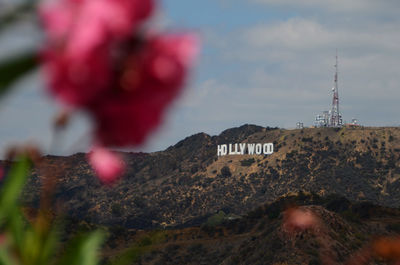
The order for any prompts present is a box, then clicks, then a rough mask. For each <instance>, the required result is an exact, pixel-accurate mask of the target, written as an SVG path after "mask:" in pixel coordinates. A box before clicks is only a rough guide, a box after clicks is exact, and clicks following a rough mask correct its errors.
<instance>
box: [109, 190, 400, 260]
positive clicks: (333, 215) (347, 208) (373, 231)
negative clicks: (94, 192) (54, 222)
mask: <svg viewBox="0 0 400 265" xmlns="http://www.w3.org/2000/svg"><path fill="white" fill-rule="evenodd" d="M290 205H292V207H293V205H297V208H296V210H298V211H306V212H310V213H312V214H313V215H314V216H315V217H316V218H318V220H319V221H318V222H319V223H318V224H315V227H314V228H309V229H300V230H296V231H292V230H288V228H287V226H285V224H287V221H285V214H286V213H287V212H288V211H289V210H287V207H289V206H290ZM292 209H293V208H292ZM399 224H400V211H399V210H394V209H389V208H384V207H379V206H374V205H372V204H369V203H351V202H349V201H348V200H346V199H345V198H341V197H336V196H329V197H319V196H318V195H315V194H314V195H312V194H304V193H300V194H298V195H291V196H286V197H283V198H280V199H278V200H277V201H275V202H274V203H270V204H265V205H263V206H260V207H258V208H257V209H256V210H254V211H251V212H249V213H248V214H246V215H244V216H243V217H241V218H232V217H230V216H228V215H225V214H224V213H223V212H220V213H218V214H216V215H214V216H212V217H210V218H209V219H208V220H207V222H205V223H204V224H203V225H202V226H201V227H191V228H183V229H171V230H157V231H139V232H138V231H131V232H130V233H129V232H128V231H126V230H120V231H117V232H115V230H114V234H113V237H112V238H111V239H110V241H109V242H108V247H109V250H108V251H107V252H106V256H109V255H112V256H113V258H115V256H118V253H123V252H120V250H121V249H127V251H126V252H125V253H128V255H129V257H130V259H131V260H132V261H135V262H133V263H135V264H149V265H150V264H196V265H198V264H207V265H208V264H225V265H228V264H343V263H344V262H345V261H348V260H349V259H350V258H351V257H352V256H354V254H355V253H356V252H359V251H360V249H362V248H366V247H368V245H369V243H370V241H371V240H373V239H374V238H376V237H377V236H388V235H390V236H393V235H395V234H396V233H397V235H399V233H400V226H399ZM328 260H329V263H328ZM372 262H373V263H368V264H388V263H385V262H384V261H383V260H380V259H376V260H374V261H372ZM133 263H132V264H133ZM351 264H355V263H351Z"/></svg>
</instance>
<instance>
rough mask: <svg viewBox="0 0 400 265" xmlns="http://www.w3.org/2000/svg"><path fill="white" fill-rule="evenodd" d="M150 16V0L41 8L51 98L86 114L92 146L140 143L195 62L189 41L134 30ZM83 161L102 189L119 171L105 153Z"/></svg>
mask: <svg viewBox="0 0 400 265" xmlns="http://www.w3.org/2000/svg"><path fill="white" fill-rule="evenodd" d="M153 9H154V1H153V0H58V1H56V0H53V1H50V0H49V1H45V2H44V3H43V4H42V5H41V8H40V14H41V18H42V20H43V24H44V28H45V31H46V33H47V40H48V42H47V44H46V45H45V47H44V49H43V52H42V62H43V66H44V70H45V72H46V74H47V79H48V82H49V87H50V92H51V93H52V94H53V95H55V97H56V98H57V99H59V100H60V101H61V102H62V103H64V104H66V105H68V106H72V107H74V108H81V109H84V110H86V111H88V112H89V113H90V114H91V116H92V117H93V118H94V124H95V129H94V142H95V143H96V145H100V146H102V147H106V146H132V145H137V144H141V143H142V142H143V141H144V140H145V139H146V136H147V135H148V134H149V133H150V132H151V131H152V130H154V129H155V128H156V127H157V126H158V125H159V123H160V122H161V120H162V117H163V113H164V111H165V109H166V108H167V106H168V105H169V104H170V103H171V102H172V101H173V99H174V98H176V96H177V95H178V93H179V92H180V90H181V87H182V86H183V84H184V82H185V80H186V76H187V72H188V68H189V67H190V66H191V64H192V63H193V60H194V58H195V57H196V55H197V51H198V40H197V38H196V37H195V36H194V35H193V34H159V35H157V34H152V35H149V34H144V33H143V32H140V31H139V28H140V26H141V25H142V24H143V23H144V21H145V20H146V19H147V18H149V17H150V15H151V14H152V11H153ZM61 123H63V120H62V119H61V121H60V124H61ZM89 159H90V163H91V164H92V166H93V168H94V169H95V171H96V172H97V173H98V174H99V177H100V179H101V180H102V182H104V183H111V182H113V180H114V179H115V178H116V175H117V174H118V173H121V172H122V168H121V163H120V158H117V157H116V155H115V154H113V153H111V152H108V151H106V150H105V149H104V148H101V149H99V148H94V150H93V152H92V153H91V155H89ZM99 161H102V162H99ZM103 161H106V163H105V162H103Z"/></svg>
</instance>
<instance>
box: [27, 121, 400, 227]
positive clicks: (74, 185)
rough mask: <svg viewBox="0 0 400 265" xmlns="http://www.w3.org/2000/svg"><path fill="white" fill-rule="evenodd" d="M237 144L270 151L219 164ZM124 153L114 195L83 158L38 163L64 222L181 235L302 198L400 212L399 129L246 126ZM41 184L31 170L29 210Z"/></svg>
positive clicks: (74, 157) (49, 157)
mask: <svg viewBox="0 0 400 265" xmlns="http://www.w3.org/2000/svg"><path fill="white" fill-rule="evenodd" d="M236 142H251V143H264V142H273V143H274V146H275V152H274V153H273V154H272V155H268V156H263V155H262V156H260V155H259V156H257V155H244V156H240V155H236V156H229V155H228V156H224V157H217V145H218V144H227V143H236ZM121 154H123V155H124V157H125V160H126V164H127V171H126V173H125V175H124V177H123V178H122V180H121V182H120V183H117V184H116V185H115V186H113V187H112V188H104V187H102V186H101V184H100V182H99V181H98V180H97V178H96V177H95V176H94V174H93V171H92V170H91V168H90V166H89V165H88V163H87V162H86V155H85V154H83V153H78V154H75V155H72V156H68V157H53V156H45V157H44V160H45V161H46V163H47V164H48V165H49V167H54V168H57V174H58V189H57V190H56V193H55V194H56V199H57V200H58V201H61V202H62V204H63V205H64V206H65V208H66V212H67V213H68V214H69V215H71V216H73V217H79V218H82V219H84V220H91V221H98V222H101V223H102V224H105V225H122V226H124V227H127V228H136V229H151V228H156V227H174V226H180V227H181V226H182V225H184V224H188V225H189V224H194V223H195V224H199V223H201V222H202V221H204V220H205V219H206V218H208V217H209V216H210V215H213V214H215V213H217V212H218V211H219V210H221V209H224V211H226V213H227V214H234V215H239V216H240V215H242V214H245V213H246V212H247V211H249V210H250V209H253V208H256V207H258V206H259V205H260V204H263V203H265V202H271V201H274V200H275V199H277V198H279V197H280V196H283V195H285V194H288V193H291V192H298V191H306V192H313V193H317V194H320V195H328V194H331V193H336V194H339V195H341V196H345V197H346V198H348V199H349V200H351V201H371V202H374V203H376V204H379V205H383V206H390V207H399V205H400V163H399V162H398V161H400V160H399V157H400V128H385V127H379V128H367V127H363V128H306V129H302V130H285V129H279V128H269V127H261V126H257V125H249V124H246V125H243V126H240V127H236V128H231V129H227V130H224V131H223V132H221V133H220V134H219V135H215V136H210V135H208V134H205V133H198V134H195V135H192V136H189V137H186V138H185V139H183V140H181V141H179V142H178V143H177V144H175V145H173V146H170V147H168V148H167V149H165V150H164V151H159V152H154V153H121ZM58 171H59V172H58ZM40 175H41V172H40V170H39V169H34V170H33V172H32V178H30V181H29V183H28V186H27V189H26V191H25V193H24V196H23V198H24V200H25V202H26V203H27V204H31V205H37V204H38V190H39V187H40ZM196 220H198V221H196Z"/></svg>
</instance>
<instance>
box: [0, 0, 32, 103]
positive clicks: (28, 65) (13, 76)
mask: <svg viewBox="0 0 400 265" xmlns="http://www.w3.org/2000/svg"><path fill="white" fill-rule="evenodd" d="M36 3H37V1H35V0H29V1H24V2H23V3H22V4H19V5H15V4H7V5H10V6H12V7H11V8H9V9H10V10H9V11H8V12H6V13H4V14H2V15H0V33H1V32H2V31H3V30H6V29H8V28H9V26H10V25H12V24H13V23H17V22H19V21H21V20H22V19H24V18H25V17H26V16H27V15H30V14H32V15H34V14H35V12H36ZM4 5H5V4H4ZM36 57H37V52H36V51H32V52H25V53H24V54H21V55H18V56H15V57H11V58H7V59H5V60H3V61H1V62H0V97H1V96H3V95H4V94H5V93H6V92H7V91H8V90H9V89H10V88H11V85H12V84H13V83H14V82H15V81H17V80H18V79H19V78H21V77H22V76H24V75H25V74H27V73H28V72H30V71H31V70H33V69H34V68H35V67H36V66H37V60H36Z"/></svg>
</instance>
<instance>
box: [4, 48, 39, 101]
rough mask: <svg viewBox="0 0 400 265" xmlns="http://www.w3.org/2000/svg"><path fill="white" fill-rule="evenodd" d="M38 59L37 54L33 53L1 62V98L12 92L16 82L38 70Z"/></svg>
mask: <svg viewBox="0 0 400 265" xmlns="http://www.w3.org/2000/svg"><path fill="white" fill-rule="evenodd" d="M36 57H37V55H36V52H31V53H25V54H23V55H18V56H16V57H13V58H9V59H7V60H5V61H2V62H0V97H2V96H3V95H4V94H5V93H6V92H8V91H9V90H10V88H11V85H12V84H13V83H14V82H15V81H17V80H18V79H19V78H21V77H22V76H24V75H25V74H27V73H29V72H30V71H31V70H33V69H34V68H36V66H37V58H36Z"/></svg>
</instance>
